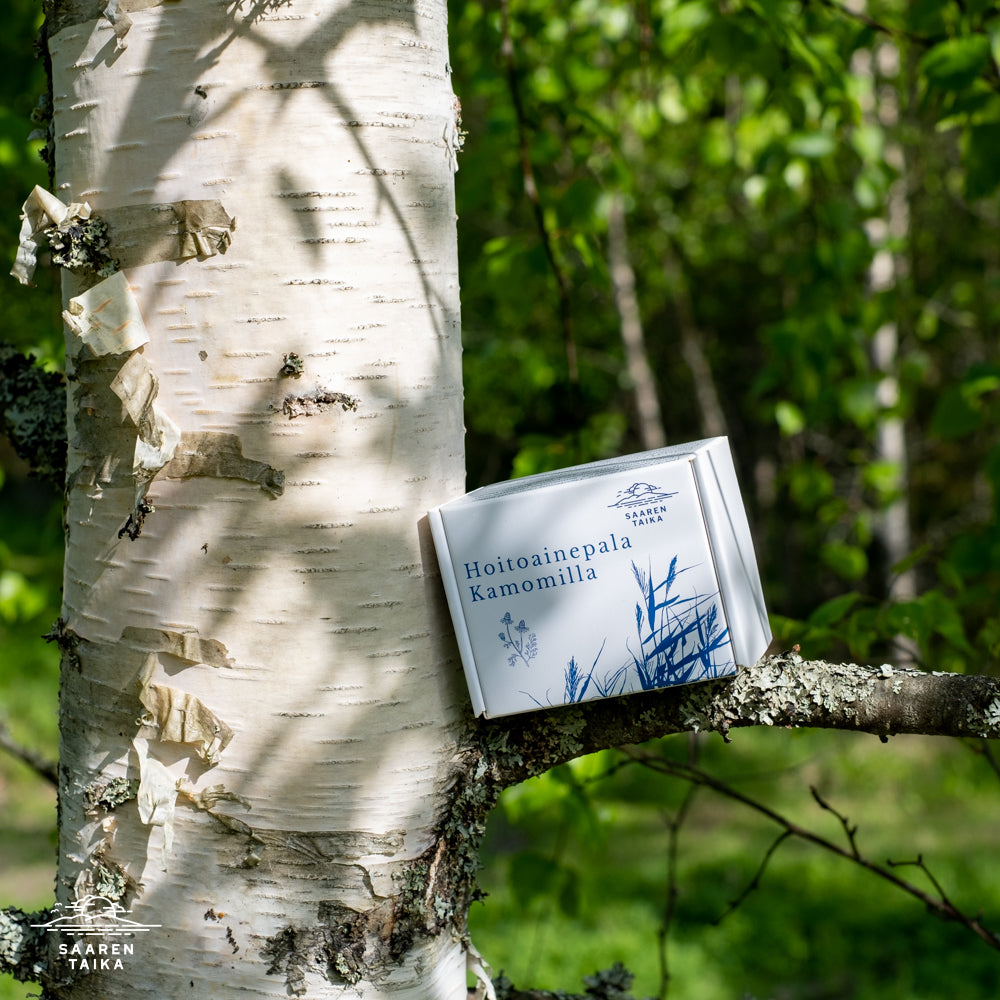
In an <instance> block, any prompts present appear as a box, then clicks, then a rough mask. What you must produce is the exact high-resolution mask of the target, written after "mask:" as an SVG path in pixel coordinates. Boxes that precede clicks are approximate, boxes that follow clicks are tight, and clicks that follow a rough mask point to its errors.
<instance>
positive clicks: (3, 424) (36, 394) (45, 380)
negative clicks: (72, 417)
mask: <svg viewBox="0 0 1000 1000" xmlns="http://www.w3.org/2000/svg"><path fill="white" fill-rule="evenodd" d="M33 362H34V359H33V358H31V357H25V356H24V355H23V354H22V353H21V352H20V351H19V350H18V349H17V348H16V347H13V346H12V345H10V344H6V343H2V342H0V434H6V435H7V436H8V437H9V438H10V441H11V444H13V446H14V450H15V451H16V452H17V454H18V455H19V456H20V457H21V458H23V459H24V460H25V461H26V462H27V463H28V465H29V466H30V467H31V471H32V473H33V474H34V475H35V476H36V477H37V478H39V479H44V480H46V481H47V482H50V483H52V484H53V485H55V486H57V487H58V488H59V489H62V486H63V480H64V479H65V478H66V393H65V392H64V390H63V377H62V375H60V374H59V373H57V372H46V371H44V370H43V369H42V368H40V367H38V366H37V365H35V364H34V363H33Z"/></svg>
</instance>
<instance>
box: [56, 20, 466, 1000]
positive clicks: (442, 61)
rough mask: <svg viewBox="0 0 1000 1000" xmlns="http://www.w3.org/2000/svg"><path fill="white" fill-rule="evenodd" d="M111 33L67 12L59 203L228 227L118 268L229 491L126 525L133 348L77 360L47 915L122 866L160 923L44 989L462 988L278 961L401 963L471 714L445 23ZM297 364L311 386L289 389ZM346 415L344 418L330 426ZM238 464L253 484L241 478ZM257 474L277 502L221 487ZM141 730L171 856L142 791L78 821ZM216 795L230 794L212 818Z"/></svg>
mask: <svg viewBox="0 0 1000 1000" xmlns="http://www.w3.org/2000/svg"><path fill="white" fill-rule="evenodd" d="M141 8H145V9H141ZM118 10H119V11H123V12H124V11H128V12H129V13H128V16H129V17H130V18H131V21H132V25H131V28H130V29H129V30H128V33H127V34H126V35H124V37H123V38H122V39H121V41H123V42H124V43H125V45H126V47H125V48H124V49H123V50H122V49H120V48H116V41H115V37H116V36H115V34H114V32H113V30H112V27H111V24H110V22H109V21H108V20H107V19H106V18H103V17H97V16H96V13H95V12H96V8H94V9H91V8H87V10H83V9H82V7H81V8H80V9H79V10H78V11H69V10H67V9H66V8H60V11H59V14H60V15H61V19H57V21H56V25H55V28H56V30H55V31H54V32H53V33H52V35H51V38H50V50H51V55H52V67H53V80H54V110H55V118H54V127H55V135H56V158H57V178H56V180H57V189H56V192H55V193H56V194H57V195H58V196H59V197H60V198H61V199H62V200H63V201H64V202H66V203H67V204H68V203H70V202H82V201H87V202H89V203H90V205H91V206H92V208H93V210H94V212H95V213H96V214H98V215H100V213H101V212H102V210H112V209H114V208H116V207H120V206H126V205H146V204H159V203H176V202H179V201H182V200H190V199H218V200H219V201H221V203H222V205H223V206H224V208H225V209H226V211H227V212H228V213H230V214H231V215H233V216H235V217H236V219H237V226H236V230H235V232H234V234H233V239H232V245H231V247H230V249H229V250H228V252H227V253H226V254H225V255H219V256H214V257H210V258H207V259H202V260H199V259H189V260H185V261H180V262H179V261H176V260H168V261H162V262H158V263H156V262H154V263H148V264H144V265H142V266H136V267H133V268H129V269H126V277H127V278H128V281H129V283H130V285H131V286H132V288H133V289H134V291H135V294H136V296H137V299H138V303H139V307H140V310H141V312H142V316H143V318H144V321H145V324H146V327H147V329H148V332H149V336H150V340H149V343H148V344H146V345H145V346H144V347H143V348H141V349H140V350H139V351H138V352H136V353H137V354H138V355H140V356H141V358H142V359H143V360H144V361H145V362H147V363H148V365H149V366H150V368H151V370H152V373H153V374H154V375H155V377H156V379H157V380H158V383H159V394H158V397H157V406H158V408H159V411H160V412H162V413H163V414H165V415H166V416H167V417H169V418H170V420H172V421H173V423H174V424H176V426H177V427H178V428H179V429H180V431H181V432H182V433H183V434H184V435H185V437H184V438H183V439H182V448H181V450H182V451H183V450H184V446H185V442H186V444H187V447H188V451H193V452H195V453H197V455H196V459H195V464H196V465H199V463H200V466H199V467H198V468H195V469H193V470H192V466H191V465H190V464H189V465H188V466H187V471H188V472H190V471H198V472H201V473H206V472H214V474H199V475H187V474H185V469H184V466H183V465H178V464H177V463H176V462H175V464H174V465H172V466H168V467H167V468H166V469H165V470H164V471H163V472H161V473H160V475H159V476H158V477H157V478H155V479H154V480H153V482H152V484H151V486H150V488H149V491H148V499H149V501H150V502H151V503H152V504H153V505H154V506H155V512H154V513H152V514H150V515H149V516H148V518H147V519H146V521H145V523H144V526H143V528H142V531H141V534H140V535H139V537H138V538H136V539H135V540H130V539H129V538H128V537H127V536H126V537H119V531H120V529H121V528H122V526H123V525H124V524H125V522H126V520H127V518H128V516H129V512H130V510H131V509H132V506H133V502H134V499H135V484H134V481H133V478H132V475H131V469H132V461H133V454H132V446H133V444H134V441H135V436H136V429H135V427H134V426H132V425H131V423H130V422H129V421H128V420H127V419H126V420H125V421H124V422H122V421H121V413H120V411H119V409H118V408H117V407H118V404H117V400H116V399H115V398H114V397H113V396H112V395H111V394H110V392H109V391H108V390H107V383H108V381H109V380H110V379H111V378H112V377H113V376H114V375H115V373H116V372H117V371H118V370H119V369H120V368H121V367H122V365H123V364H124V362H125V361H126V360H128V355H126V354H122V355H117V356H112V357H110V358H106V359H101V360H100V361H85V362H80V363H77V364H76V366H75V367H76V375H77V378H78V379H79V381H78V382H77V383H75V384H71V387H70V414H71V416H70V425H71V426H70V437H71V447H70V456H69V472H70V489H69V500H68V508H67V514H66V530H67V561H66V577H65V604H64V620H65V623H66V627H67V630H68V631H67V632H66V633H65V635H64V637H63V644H64V647H66V649H67V650H68V652H67V655H66V656H65V657H64V670H63V673H64V676H63V690H62V707H61V712H62V732H63V740H62V748H61V790H60V803H61V830H62V834H61V844H60V862H59V876H58V899H59V900H60V901H61V902H62V903H64V904H66V903H69V902H71V901H72V900H74V899H76V898H79V897H80V896H82V895H83V894H84V893H86V892H88V891H94V888H95V885H99V884H100V885H103V884H105V883H106V882H107V880H108V879H109V878H111V879H112V881H113V880H114V878H115V877H120V875H121V873H122V872H124V874H125V875H126V876H127V878H128V880H129V882H128V884H129V886H130V888H129V890H128V891H127V892H126V894H125V895H124V896H123V897H122V899H121V902H122V904H123V905H125V906H126V907H129V908H130V909H131V913H130V915H129V916H130V918H131V919H133V920H137V921H139V922H141V923H143V924H147V925H157V924H158V925H161V926H160V927H159V928H158V929H153V930H151V931H149V932H148V933H145V934H143V935H142V936H141V939H139V940H137V941H136V943H135V953H136V957H135V958H131V959H129V960H128V961H126V962H125V968H124V970H113V971H107V972H97V973H94V974H92V975H87V976H84V977H82V978H81V977H77V978H75V980H74V981H73V982H72V983H71V984H69V983H68V984H67V985H66V986H64V987H62V988H56V989H54V991H53V993H54V995H59V996H66V997H72V998H79V997H101V998H102V1000H111V998H114V997H118V996H125V995H128V996H129V997H135V996H149V997H157V998H161V1000H162V998H168V997H178V996H185V997H187V996H194V995H199V996H212V997H217V998H218V997H229V996H236V995H240V996H256V997H267V996H276V997H277V996H280V997H285V996H288V995H289V991H290V990H291V991H292V992H296V993H302V992H304V991H307V995H308V996H309V997H328V996H360V995H363V996H364V997H365V998H366V1000H369V998H374V997H379V996H383V995H384V996H398V997H411V996H412V997H442V998H444V997H456V998H457V997H461V996H464V994H465V988H466V987H465V958H464V955H463V953H462V950H461V945H460V944H459V943H458V942H457V941H455V940H453V939H452V937H450V936H449V935H448V934H446V933H445V934H440V935H436V936H431V935H428V936H418V937H417V938H416V940H415V941H414V943H413V945H412V947H411V948H409V949H408V950H407V951H406V953H405V954H404V955H403V956H402V959H401V961H399V962H396V961H390V960H388V959H387V958H386V957H385V956H384V955H376V954H373V953H372V948H371V947H370V946H366V947H367V949H368V951H367V954H366V955H365V956H364V962H361V966H364V968H362V969H361V973H360V982H358V983H357V985H356V986H352V985H350V983H349V980H351V979H354V978H357V976H358V974H359V973H358V969H357V968H355V969H349V970H348V972H347V974H346V975H344V976H341V975H339V974H337V972H336V970H335V969H334V968H333V967H334V965H336V961H335V958H334V956H329V958H330V961H329V962H328V963H327V967H326V968H324V967H323V966H322V964H321V963H315V962H314V965H313V966H312V967H309V968H305V967H303V963H302V962H301V961H299V962H297V961H296V960H295V958H294V956H292V958H291V959H290V958H289V956H288V954H282V953H281V952H280V949H279V950H278V951H275V949H274V947H273V944H272V945H271V946H269V945H268V942H269V941H272V942H273V940H274V939H275V938H276V937H277V936H280V935H281V934H282V933H283V932H284V933H285V934H286V937H287V935H289V934H291V933H292V931H297V932H301V933H302V934H303V935H304V936H306V937H307V936H308V932H309V930H310V929H315V928H321V929H322V928H324V927H326V928H329V927H331V926H333V925H336V924H337V921H338V920H340V919H341V918H345V919H346V917H345V915H348V914H349V913H350V911H359V912H368V911H371V912H372V913H375V914H378V913H382V914H383V917H384V919H382V918H380V922H379V926H378V933H376V934H375V935H374V937H375V940H376V941H377V940H378V938H379V934H381V935H382V937H383V938H384V939H385V942H384V943H385V945H386V948H388V939H389V932H390V931H391V925H392V921H393V917H392V904H391V903H389V902H387V901H389V900H391V899H392V897H394V896H397V895H398V893H399V892H400V889H401V887H402V886H403V884H404V883H405V880H406V878H408V877H410V874H409V873H410V871H411V866H412V864H413V862H414V861H415V860H416V859H418V858H419V857H420V856H421V855H422V854H423V853H424V852H426V851H428V849H429V848H430V847H431V845H432V843H433V839H434V828H435V825H436V823H437V822H438V821H439V819H440V817H439V816H438V815H437V813H438V811H439V810H440V808H441V803H442V801H443V790H444V789H445V788H446V786H447V784H448V782H449V780H450V778H451V774H452V766H453V762H452V755H453V753H454V748H455V745H456V737H457V733H458V728H459V726H460V725H461V724H462V723H463V720H464V719H465V717H466V715H467V713H468V709H467V695H466V694H465V692H464V689H463V687H462V685H461V680H460V672H459V670H458V667H457V660H456V659H455V658H454V656H453V653H452V646H451V640H450V633H451V629H450V625H449V623H448V622H447V616H446V615H445V614H444V613H443V609H442V607H441V606H439V602H438V587H437V581H436V580H435V576H436V565H435V563H434V560H433V553H432V550H431V548H430V544H429V540H428V535H427V533H426V532H425V530H424V523H423V521H422V517H423V512H424V511H425V510H426V509H427V508H428V507H430V506H432V505H434V504H436V503H439V502H441V501H443V500H444V499H446V498H449V497H452V496H454V495H456V494H458V493H461V492H462V489H463V479H462V477H463V463H462V454H461V442H462V424H461V419H462V418H461V383H460V365H459V353H460V346H459V318H458V281H457V261H456V257H457V254H456V244H455V211H454V198H453V183H452V174H453V170H454V167H455V153H456V146H457V126H456V122H455V112H454V103H453V101H454V99H453V95H452V92H451V86H450V79H449V66H448V56H447V47H446V11H445V4H444V0H414V2H399V0H380V2H379V3H376V4H372V3H362V2H359V0H354V2H348V0H340V2H335V0H327V2H319V0H295V3H294V4H291V3H287V4H285V3H256V4H255V3H252V2H249V3H239V2H237V3H228V4H227V3H212V4H209V3H194V4H188V3H174V2H166V3H161V4H156V3H155V0H154V3H153V5H149V4H148V3H147V2H146V0H132V3H131V5H128V4H127V3H126V2H125V0H122V2H121V3H120V4H119V6H118ZM91 15H93V16H91ZM114 249H115V248H114V247H112V250H114ZM80 287H81V286H80V284H79V282H78V281H77V280H76V279H75V278H68V279H67V282H66V286H65V294H66V296H67V297H68V296H69V295H70V294H75V293H76V292H78V291H79V289H80ZM68 353H69V357H70V364H71V366H72V365H73V363H74V362H73V357H75V356H76V355H78V354H80V345H79V342H78V341H77V340H76V338H75V337H72V336H68ZM290 354H294V355H296V356H297V357H298V358H299V359H301V362H302V365H303V371H302V373H301V375H300V376H299V377H298V378H295V377H290V376H289V377H284V376H279V371H280V370H281V369H282V367H283V364H284V363H285V360H286V356H287V355H290ZM81 357H83V358H86V354H85V353H84V354H83V355H81ZM292 360H293V361H294V359H292ZM336 394H344V395H345V396H349V397H352V398H354V399H356V401H357V409H356V411H344V410H342V409H341V407H340V406H337V405H327V406H325V407H324V406H323V400H324V399H327V400H328V401H329V400H331V399H332V400H334V401H335V400H336V399H337V398H338V397H337V395H336ZM289 395H291V396H296V397H304V398H305V401H304V402H302V403H300V404H297V406H296V407H293V408H292V412H293V413H299V414H300V415H297V416H295V417H294V418H292V417H290V416H289V415H288V414H287V413H286V412H282V406H283V401H284V400H285V397H286V396H289ZM302 410H305V411H308V412H306V413H303V412H301V411H302ZM206 435H207V436H206ZM226 435H230V436H235V438H233V437H225V436H226ZM234 441H238V446H239V448H240V449H241V450H242V456H243V458H244V459H247V460H250V461H251V462H256V463H263V464H259V465H256V466H252V467H250V466H248V467H241V466H240V462H239V461H238V460H237V459H236V458H234V450H233V446H234ZM227 455H228V456H229V457H228V458H227V457H226V456H227ZM244 465H245V463H244ZM266 466H270V467H271V468H272V469H273V470H280V471H281V472H283V473H284V492H283V494H282V495H280V496H273V495H272V493H269V492H268V491H267V490H266V489H263V488H262V487H261V485H260V483H258V482H253V481H247V480H244V479H240V478H232V475H233V473H234V472H236V473H243V474H246V475H248V476H251V474H253V473H255V472H256V473H260V470H262V469H265V471H266ZM226 473H228V475H226ZM171 475H174V476H178V478H170V476H171ZM77 637H78V639H79V642H77ZM74 645H75V650H74V649H72V648H71V647H73V646H74ZM143 681H145V683H146V688H145V692H146V693H145V695H144V696H143V695H142V694H141V693H140V688H141V685H142V684H143ZM167 689H171V690H167ZM157 690H158V691H159V694H160V696H161V700H162V698H170V699H172V704H173V705H174V707H175V708H176V709H177V710H178V711H180V712H182V713H183V719H184V723H185V725H186V726H187V732H186V733H184V734H182V735H183V736H184V737H185V738H188V739H192V740H195V741H197V739H198V737H199V736H201V735H204V729H203V728H199V727H200V726H202V723H203V722H204V721H205V720H206V719H207V720H208V724H209V726H211V725H214V724H215V720H221V724H220V726H219V727H218V731H217V733H216V734H215V746H214V748H202V753H201V754H200V755H199V752H198V751H199V748H198V745H197V742H195V743H190V742H188V743H182V742H176V741H174V742H170V741H166V740H164V739H163V738H162V737H163V736H164V735H166V732H165V730H164V728H163V726H162V725H161V726H159V727H158V726H156V725H149V724H146V725H140V722H141V719H140V716H143V717H145V718H146V720H147V722H148V720H149V718H150V715H151V713H150V702H151V701H152V700H155V699H154V697H153V695H151V694H150V692H151V691H153V692H154V694H155V692H156V691H157ZM164 692H166V693H164ZM193 699H197V701H194V700H193ZM199 703H200V705H203V706H204V707H205V708H206V709H207V710H209V712H210V713H212V714H211V715H205V714H203V715H202V716H201V721H199V718H198V717H197V713H198V712H199V711H201V708H200V705H199ZM153 714H155V706H154V712H153ZM160 722H161V723H162V722H164V719H163V718H162V717H161V718H160ZM226 727H228V728H229V729H230V730H231V731H232V739H231V742H229V743H228V745H226V746H225V747H224V749H221V752H219V748H220V744H221V743H224V742H225V734H226ZM220 734H221V735H220ZM175 735H176V734H175ZM211 735H212V734H209V737H211ZM137 736H138V737H140V738H139V740H138V747H139V750H140V751H142V750H143V749H144V748H146V747H148V755H149V757H150V758H152V759H153V760H155V761H158V762H160V763H161V764H162V765H164V766H165V767H166V768H167V769H168V771H169V774H170V780H171V782H173V781H175V780H181V779H183V781H184V782H186V784H185V785H184V788H185V789H186V790H187V791H188V792H190V793H192V794H193V795H194V797H195V798H194V800H192V798H191V797H190V796H186V795H185V794H181V795H179V796H178V798H177V801H176V807H175V808H174V810H173V820H172V840H173V843H172V849H171V850H167V849H166V844H165V840H166V839H167V834H168V831H167V827H166V826H165V825H157V821H159V820H162V818H163V816H164V815H165V811H168V805H169V803H168V802H167V801H166V800H169V799H172V795H167V796H165V800H164V801H162V802H160V803H159V813H158V814H154V816H153V820H154V822H153V824H147V823H144V822H142V819H141V817H140V811H139V809H138V808H137V804H136V802H135V801H129V802H126V803H124V804H123V805H121V806H119V807H118V808H117V809H115V810H114V811H112V812H110V813H105V812H103V811H97V813H96V814H93V815H92V814H88V813H86V812H85V809H84V799H83V796H84V791H85V789H88V788H90V789H91V790H92V791H93V790H94V789H95V788H98V787H99V786H100V785H101V784H102V783H104V782H106V781H108V780H110V779H112V778H114V777H120V776H127V777H129V778H138V777H139V769H138V765H139V756H141V753H140V754H137V751H136V749H135V747H134V746H133V739H134V738H136V737H137ZM213 751H214V752H213ZM216 758H217V763H216V762H214V761H215V759H216ZM216 786H222V787H223V788H224V790H225V792H226V793H227V794H231V795H233V796H239V797H241V799H242V800H244V803H245V804H244V803H241V802H240V801H238V800H235V799H231V800H225V799H223V800H221V801H217V802H216V803H215V804H214V805H212V808H211V812H208V811H205V810H204V809H201V808H198V807H197V804H199V803H200V805H202V806H204V805H207V804H210V802H209V800H206V799H205V798H201V799H200V800H199V799H198V793H199V792H204V791H205V790H206V789H210V788H215V787H216ZM220 817H221V818H220ZM224 817H230V818H229V819H225V818H224ZM109 873H110V875H109ZM102 880H103V881H102ZM380 907H381V909H380ZM344 908H349V909H344ZM386 914H388V916H386ZM269 949H270V950H269ZM375 950H376V951H377V949H375ZM355 957H357V955H355ZM340 958H341V960H342V959H343V956H340ZM382 959H385V960H384V961H382ZM56 961H57V967H56V969H55V971H56V972H57V973H59V972H61V973H67V971H68V970H67V968H66V964H65V962H64V963H63V964H62V965H58V960H56ZM366 962H370V963H371V964H372V965H379V966H380V967H381V974H380V975H379V976H377V977H376V978H377V980H378V981H377V982H373V981H371V979H370V978H369V972H368V971H367V966H366V965H365V963H366ZM347 964H350V963H347ZM66 978H67V979H70V978H72V977H70V976H68V975H67V977H66Z"/></svg>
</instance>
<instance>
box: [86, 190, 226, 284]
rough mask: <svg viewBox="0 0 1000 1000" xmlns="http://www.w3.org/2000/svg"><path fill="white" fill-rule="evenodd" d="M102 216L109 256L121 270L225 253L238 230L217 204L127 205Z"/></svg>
mask: <svg viewBox="0 0 1000 1000" xmlns="http://www.w3.org/2000/svg"><path fill="white" fill-rule="evenodd" d="M100 218H101V219H102V220H103V221H104V222H105V223H106V224H107V227H108V241H109V243H110V253H111V254H112V255H113V256H114V257H115V259H116V260H117V261H118V263H119V266H120V267H122V268H132V267H139V266H140V265H142V264H153V263H156V262H157V261H161V260H188V259H190V258H191V257H213V256H215V254H219V253H225V252H226V251H227V250H228V249H229V245H230V243H231V242H232V234H233V232H234V231H235V229H236V220H235V219H234V218H232V217H231V216H230V215H229V213H228V212H227V211H226V210H225V209H224V208H223V207H222V202H220V201H217V200H208V201H177V202H174V203H172V204H160V205H123V206H122V207H120V208H104V209H101V211H100Z"/></svg>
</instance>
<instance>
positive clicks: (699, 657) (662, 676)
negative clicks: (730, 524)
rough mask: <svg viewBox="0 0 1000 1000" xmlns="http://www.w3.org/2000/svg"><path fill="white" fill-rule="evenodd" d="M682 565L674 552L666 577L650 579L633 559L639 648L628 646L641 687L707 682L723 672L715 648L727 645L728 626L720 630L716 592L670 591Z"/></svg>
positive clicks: (723, 647) (718, 649)
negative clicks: (685, 594) (683, 593)
mask: <svg viewBox="0 0 1000 1000" xmlns="http://www.w3.org/2000/svg"><path fill="white" fill-rule="evenodd" d="M683 572H685V571H684V570H683V569H681V570H678V568H677V556H674V558H673V559H671V561H670V568H669V569H668V570H667V576H666V578H665V579H663V580H661V581H660V582H659V583H654V582H653V572H652V566H650V567H649V570H648V571H644V570H641V569H640V568H639V567H638V566H637V565H636V564H635V563H634V562H633V563H632V573H633V575H634V576H635V581H636V583H637V584H638V587H639V591H640V593H641V595H642V601H639V602H637V603H636V606H635V628H636V634H637V636H638V639H639V646H638V649H637V650H636V651H633V650H632V648H631V647H630V646H628V644H626V647H627V648H628V651H629V654H630V655H631V657H632V665H633V666H634V668H635V673H636V678H637V679H638V681H639V686H640V688H641V689H642V690H643V691H651V690H653V689H654V688H661V687H666V686H668V685H671V684H685V683H687V682H688V681H693V680H706V679H709V678H712V677H718V676H719V675H720V674H722V673H724V672H726V667H727V666H728V663H729V661H728V660H722V661H721V662H720V651H721V650H724V649H725V650H728V648H729V629H728V628H722V626H721V622H720V621H719V606H718V603H717V601H716V596H717V595H716V594H693V595H691V596H690V597H682V596H681V595H680V594H679V593H674V594H671V591H672V590H673V587H674V583H675V582H676V580H677V577H678V576H680V574H681V573H683Z"/></svg>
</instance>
